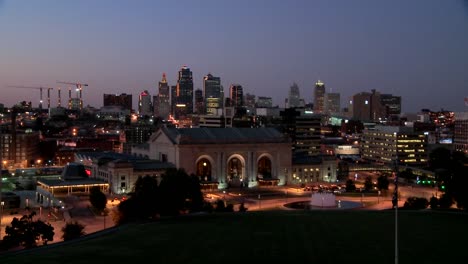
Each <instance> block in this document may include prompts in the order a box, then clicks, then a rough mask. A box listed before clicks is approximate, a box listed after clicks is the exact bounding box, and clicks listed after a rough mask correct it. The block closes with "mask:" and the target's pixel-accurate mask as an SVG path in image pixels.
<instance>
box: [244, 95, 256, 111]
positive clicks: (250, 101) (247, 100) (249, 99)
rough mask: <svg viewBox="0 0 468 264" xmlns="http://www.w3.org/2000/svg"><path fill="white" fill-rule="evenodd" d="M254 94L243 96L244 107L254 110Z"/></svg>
mask: <svg viewBox="0 0 468 264" xmlns="http://www.w3.org/2000/svg"><path fill="white" fill-rule="evenodd" d="M255 97H256V96H255V94H249V93H246V94H245V96H244V104H245V106H246V107H250V108H254V107H255Z"/></svg>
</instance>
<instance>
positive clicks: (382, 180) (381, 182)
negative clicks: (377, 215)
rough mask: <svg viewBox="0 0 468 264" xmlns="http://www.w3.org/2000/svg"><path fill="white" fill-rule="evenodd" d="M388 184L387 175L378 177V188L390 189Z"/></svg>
mask: <svg viewBox="0 0 468 264" xmlns="http://www.w3.org/2000/svg"><path fill="white" fill-rule="evenodd" d="M388 185H389V181H388V178H387V175H384V174H382V175H380V176H379V177H378V178H377V189H379V190H380V191H381V190H388Z"/></svg>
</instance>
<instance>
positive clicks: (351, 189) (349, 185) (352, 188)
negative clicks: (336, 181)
mask: <svg viewBox="0 0 468 264" xmlns="http://www.w3.org/2000/svg"><path fill="white" fill-rule="evenodd" d="M355 190H356V185H355V184H354V181H353V180H351V179H349V180H347V181H346V191H347V192H354V191H355Z"/></svg>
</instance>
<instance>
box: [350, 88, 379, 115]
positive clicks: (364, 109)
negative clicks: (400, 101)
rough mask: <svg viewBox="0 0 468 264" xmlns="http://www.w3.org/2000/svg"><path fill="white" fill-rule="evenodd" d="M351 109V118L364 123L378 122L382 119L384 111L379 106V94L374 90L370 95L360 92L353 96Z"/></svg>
mask: <svg viewBox="0 0 468 264" xmlns="http://www.w3.org/2000/svg"><path fill="white" fill-rule="evenodd" d="M350 103H351V104H352V106H351V107H352V108H353V118H354V119H358V120H361V121H364V122H368V121H379V118H380V119H381V118H383V117H385V116H384V109H383V107H382V105H381V100H380V93H379V92H376V91H375V89H373V90H372V92H371V93H367V92H362V93H358V94H355V95H353V100H352V101H351V102H350Z"/></svg>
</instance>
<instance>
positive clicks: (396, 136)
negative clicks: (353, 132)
mask: <svg viewBox="0 0 468 264" xmlns="http://www.w3.org/2000/svg"><path fill="white" fill-rule="evenodd" d="M361 154H362V158H363V159H366V160H369V161H372V162H376V163H381V164H386V165H392V164H393V163H394V162H395V161H397V160H398V164H399V165H400V166H401V165H408V166H415V167H418V166H426V165H427V162H428V146H427V136H426V135H425V134H424V132H414V130H413V128H412V127H402V126H381V125H376V126H375V128H374V129H365V130H364V131H363V134H362V140H361Z"/></svg>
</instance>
